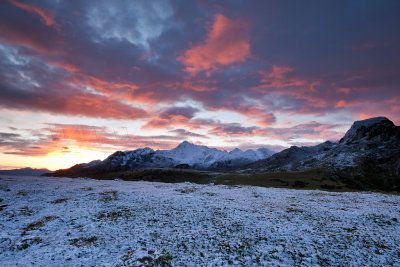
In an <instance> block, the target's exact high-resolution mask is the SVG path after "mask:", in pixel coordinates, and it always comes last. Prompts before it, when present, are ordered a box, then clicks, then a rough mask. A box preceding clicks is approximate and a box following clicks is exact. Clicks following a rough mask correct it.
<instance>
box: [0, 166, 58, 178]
mask: <svg viewBox="0 0 400 267" xmlns="http://www.w3.org/2000/svg"><path fill="white" fill-rule="evenodd" d="M44 173H51V171H49V170H48V169H33V168H29V167H28V168H21V169H12V170H0V174H2V175H23V176H40V175H42V174H44Z"/></svg>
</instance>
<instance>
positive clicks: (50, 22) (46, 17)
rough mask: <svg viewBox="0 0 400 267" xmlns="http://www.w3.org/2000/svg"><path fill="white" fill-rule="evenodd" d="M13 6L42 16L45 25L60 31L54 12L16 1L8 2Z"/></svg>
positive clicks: (10, 0)
mask: <svg viewBox="0 0 400 267" xmlns="http://www.w3.org/2000/svg"><path fill="white" fill-rule="evenodd" d="M8 1H9V2H10V3H11V4H12V5H14V6H16V7H18V8H21V9H23V10H25V11H27V12H30V13H33V14H37V15H39V16H40V18H41V19H42V21H43V22H44V24H46V25H47V26H50V27H54V28H55V29H57V30H59V28H60V26H59V25H58V24H57V23H56V22H55V20H54V12H52V11H50V10H46V9H43V8H40V7H37V6H35V5H30V4H26V3H21V2H18V1H16V0H8Z"/></svg>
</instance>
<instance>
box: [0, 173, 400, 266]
mask: <svg viewBox="0 0 400 267" xmlns="http://www.w3.org/2000/svg"><path fill="white" fill-rule="evenodd" d="M0 201H1V202H0V207H1V208H0V263H1V265H3V266H14V265H17V264H20V265H31V264H35V265H41V266H54V265H58V266H71V265H81V264H83V265H84V266H90V265H96V266H100V265H108V266H110V265H111V266H126V265H128V266H136V265H147V264H156V265H157V264H172V265H199V264H201V265H204V264H205V263H207V264H208V265H226V264H239V265H250V264H266V265H268V264H269V265H270V264H275V265H276V264H280V265H315V264H319V265H332V264H334V265H345V266H346V265H359V266H360V265H375V266H376V265H397V264H400V260H399V259H400V248H399V247H400V222H399V221H398V220H399V219H400V205H399V204H400V196H396V195H388V194H379V193H370V192H361V193H360V192H358V193H356V192H344V193H337V192H325V191H318V190H310V191H304V190H292V189H277V188H261V187H251V186H227V185H212V184H210V185H208V184H205V185H197V184H190V183H179V184H172V183H169V184H166V183H151V182H143V181H139V182H130V181H120V180H108V181H107V180H102V181H99V180H92V179H82V178H77V179H71V178H50V177H12V176H1V179H0Z"/></svg>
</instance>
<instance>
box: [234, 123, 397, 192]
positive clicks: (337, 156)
mask: <svg viewBox="0 0 400 267" xmlns="http://www.w3.org/2000/svg"><path fill="white" fill-rule="evenodd" d="M321 167H323V168H325V169H326V173H327V176H329V177H330V178H332V179H340V180H342V181H346V182H347V183H349V184H353V185H354V186H355V187H357V188H377V189H384V190H399V189H400V176H399V172H400V127H399V126H395V125H394V124H393V122H392V121H390V120H389V119H387V118H385V117H376V118H371V119H366V120H362V121H356V122H354V124H353V125H352V126H351V128H350V129H349V130H348V131H347V132H346V134H345V135H344V137H343V138H342V139H341V140H340V141H339V142H338V143H333V142H329V141H328V142H325V143H322V144H319V145H317V146H312V147H296V146H293V147H290V148H288V149H285V150H283V151H281V152H279V153H276V154H274V155H273V156H271V157H269V158H266V159H263V160H260V161H256V162H254V163H252V164H249V165H247V166H245V167H243V168H242V169H241V170H240V172H242V173H262V172H280V171H303V170H308V169H312V168H321Z"/></svg>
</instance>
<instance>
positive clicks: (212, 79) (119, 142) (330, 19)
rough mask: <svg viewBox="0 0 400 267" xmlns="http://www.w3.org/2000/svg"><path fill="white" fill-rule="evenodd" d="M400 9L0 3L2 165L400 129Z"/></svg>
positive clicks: (343, 4) (358, 1) (393, 4)
mask: <svg viewBox="0 0 400 267" xmlns="http://www.w3.org/2000/svg"><path fill="white" fill-rule="evenodd" d="M399 13H400V1H396V0H393V1H390V0H386V1H368V0H353V1H347V0H346V1H344V0H339V1H320V0H314V1H308V0H304V1H286V0H282V1H281V0H279V1H278V0H277V1H270V0H265V1H264V0H263V1H261V0H260V1H256V0H251V1H237V0H232V1H184V0H180V1H169V0H152V1H144V0H143V1H127V0H126V1H106V0H85V1H67V0H39V1H23V0H4V1H1V2H0V169H9V168H16V167H25V166H30V167H35V168H42V167H46V168H49V169H51V170H55V169H59V168H67V167H70V166H72V165H74V164H76V163H82V162H89V161H91V160H95V159H104V158H105V157H107V156H108V155H109V154H111V153H113V152H114V151H116V150H133V149H137V148H140V147H151V148H153V149H170V148H173V147H175V146H176V145H177V144H179V143H180V142H182V141H184V140H187V141H190V142H192V143H195V144H199V145H206V146H209V147H216V148H220V149H225V150H232V149H233V148H235V147H239V148H241V149H243V150H245V149H254V148H259V147H267V148H270V149H273V150H275V151H280V150H282V149H284V148H287V147H290V146H293V145H297V146H303V145H313V144H317V143H320V142H323V141H325V140H333V141H335V140H336V141H337V140H339V139H340V138H341V137H342V136H343V134H344V133H345V131H346V130H348V129H349V127H350V126H351V124H352V123H353V121H355V120H361V119H365V118H369V117H376V116H386V117H388V118H389V119H390V120H392V121H393V122H394V123H395V124H396V125H398V124H400V104H399V103H400V16H399Z"/></svg>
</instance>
